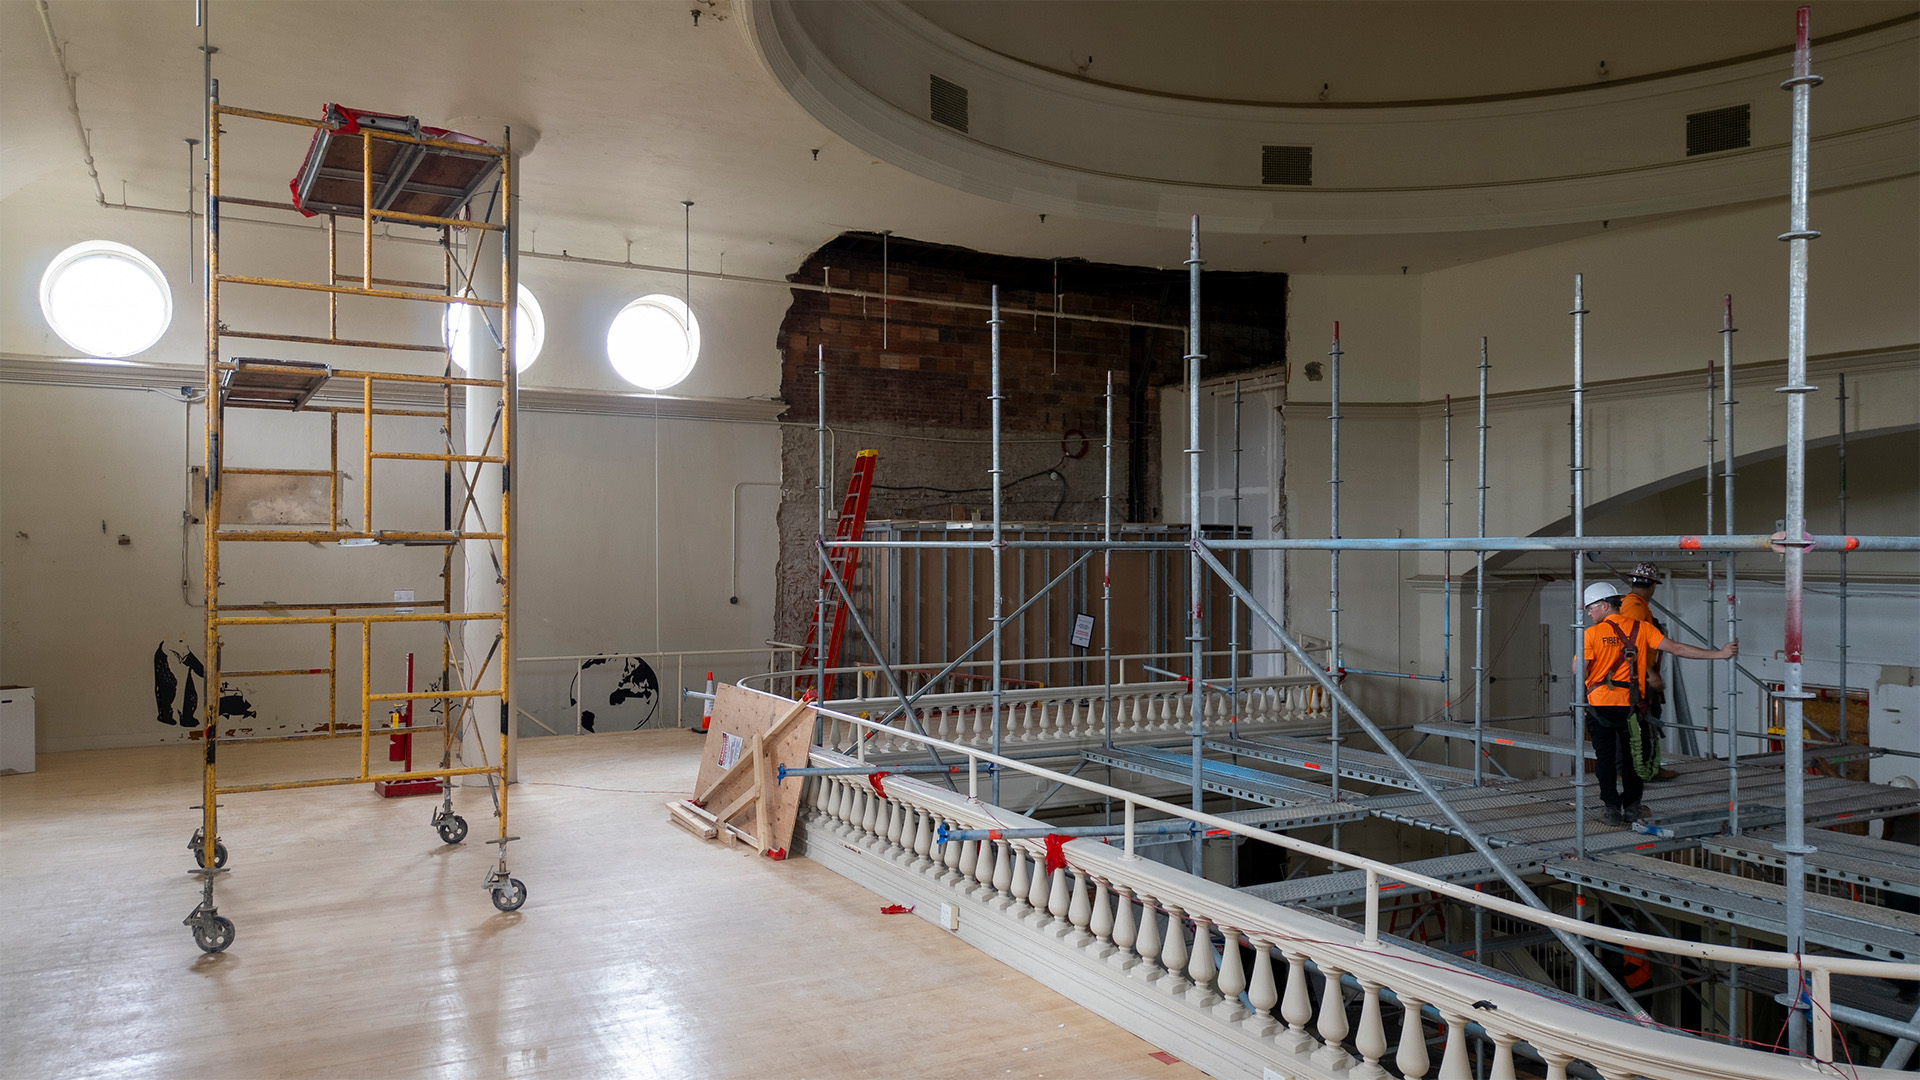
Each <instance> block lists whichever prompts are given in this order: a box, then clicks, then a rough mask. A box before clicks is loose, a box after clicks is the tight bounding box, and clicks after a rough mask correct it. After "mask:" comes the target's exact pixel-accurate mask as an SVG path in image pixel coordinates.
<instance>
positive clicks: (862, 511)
mask: <svg viewBox="0 0 1920 1080" xmlns="http://www.w3.org/2000/svg"><path fill="white" fill-rule="evenodd" d="M879 457H880V451H878V450H862V451H860V452H859V453H858V454H855V455H854V458H853V475H851V476H849V477H847V497H846V498H845V499H844V500H842V501H841V503H840V521H839V523H838V524H837V525H835V526H834V530H833V539H834V543H831V544H828V545H827V562H828V563H829V564H830V565H831V566H832V567H833V572H834V573H835V574H837V575H838V576H839V578H840V580H841V581H842V582H843V583H845V584H846V586H847V588H848V589H852V588H853V572H854V570H855V568H856V567H858V566H859V564H860V549H859V548H856V547H843V546H841V545H840V543H839V541H843V540H858V539H860V531H861V530H862V529H863V528H865V527H866V524H867V496H869V495H871V494H872V493H873V466H874V463H875V462H876V461H877V460H879ZM820 587H821V588H822V589H824V590H826V594H827V610H829V611H831V612H832V613H833V630H832V631H831V632H830V633H829V634H828V635H827V664H826V666H827V667H829V668H831V667H834V666H835V665H837V664H838V663H839V662H840V638H841V635H842V633H843V632H844V631H845V630H846V624H847V606H846V604H845V603H844V602H842V600H841V599H840V590H838V589H836V588H834V586H833V580H832V578H830V577H829V576H828V574H827V571H826V570H824V569H823V570H821V571H820ZM822 614H823V613H822V611H821V609H820V608H819V606H817V605H816V606H815V607H814V610H813V626H812V627H811V628H810V629H808V631H807V643H806V647H805V648H804V649H802V650H801V652H800V671H801V673H802V675H801V677H800V679H799V680H798V681H797V682H796V684H795V689H796V690H802V689H805V688H807V687H810V686H814V682H815V680H814V679H813V678H809V676H810V675H811V674H812V673H814V672H817V671H818V670H819V668H820V654H819V646H820V617H821V615H822ZM827 678H828V680H829V685H831V680H832V679H833V676H831V675H829V676H827ZM815 689H816V690H818V691H819V695H820V696H819V700H822V701H824V700H826V699H827V697H828V694H827V693H826V692H825V690H824V689H823V688H819V687H815Z"/></svg>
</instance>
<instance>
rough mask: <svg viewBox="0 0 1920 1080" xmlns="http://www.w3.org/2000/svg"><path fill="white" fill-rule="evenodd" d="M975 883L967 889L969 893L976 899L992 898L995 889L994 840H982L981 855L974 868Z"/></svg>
mask: <svg viewBox="0 0 1920 1080" xmlns="http://www.w3.org/2000/svg"><path fill="white" fill-rule="evenodd" d="M973 880H974V884H973V885H972V886H971V887H970V888H968V889H967V895H968V896H971V897H973V898H974V899H975V900H991V899H993V897H994V891H993V841H991V840H982V841H980V857H979V858H978V859H977V860H975V864H974V868H973Z"/></svg>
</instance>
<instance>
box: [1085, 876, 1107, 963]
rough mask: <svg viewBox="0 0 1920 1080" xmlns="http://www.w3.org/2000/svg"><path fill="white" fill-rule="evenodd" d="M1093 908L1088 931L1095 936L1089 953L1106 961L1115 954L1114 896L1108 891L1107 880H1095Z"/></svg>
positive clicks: (1088, 922)
mask: <svg viewBox="0 0 1920 1080" xmlns="http://www.w3.org/2000/svg"><path fill="white" fill-rule="evenodd" d="M1092 907H1093V912H1092V914H1091V915H1090V916H1089V917H1088V919H1087V930H1088V931H1089V932H1090V933H1091V934H1092V935H1093V941H1092V942H1091V943H1090V944H1089V945H1088V946H1087V951H1088V952H1090V953H1092V954H1093V956H1094V959H1096V960H1105V959H1106V958H1107V957H1109V956H1111V955H1112V954H1113V894H1112V893H1110V892H1108V891H1107V882H1106V879H1105V878H1096V879H1094V883H1093V904H1092Z"/></svg>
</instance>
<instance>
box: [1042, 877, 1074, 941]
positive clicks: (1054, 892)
mask: <svg viewBox="0 0 1920 1080" xmlns="http://www.w3.org/2000/svg"><path fill="white" fill-rule="evenodd" d="M1047 913H1048V914H1050V915H1052V916H1053V920H1052V921H1051V922H1049V923H1047V933H1048V935H1049V936H1052V937H1056V938H1064V937H1066V936H1067V935H1068V934H1071V933H1073V923H1071V922H1069V921H1067V916H1069V915H1071V914H1072V913H1073V888H1072V887H1071V886H1070V885H1068V884H1067V868H1066V867H1064V866H1062V867H1060V868H1058V869H1056V870H1055V871H1054V872H1053V881H1052V883H1051V884H1050V885H1049V887H1048V890H1047Z"/></svg>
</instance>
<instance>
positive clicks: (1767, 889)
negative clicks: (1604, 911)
mask: <svg viewBox="0 0 1920 1080" xmlns="http://www.w3.org/2000/svg"><path fill="white" fill-rule="evenodd" d="M1541 869H1542V870H1543V871H1544V872H1546V873H1548V874H1551V875H1552V876H1554V877H1556V878H1559V879H1561V880H1562V881H1566V882H1569V883H1571V884H1575V885H1580V886H1583V887H1586V888H1589V889H1598V890H1599V891H1601V892H1606V893H1612V894H1614V895H1616V896H1626V897H1632V898H1634V899H1636V900H1646V901H1650V902H1652V903H1655V904H1659V905H1661V906H1662V907H1668V908H1677V909H1679V910H1681V911H1689V912H1695V913H1697V914H1700V915H1705V916H1708V917H1710V918H1714V919H1723V920H1725V921H1727V922H1730V923H1732V924H1733V925H1735V926H1738V927H1741V928H1742V929H1745V930H1751V931H1754V932H1757V933H1765V934H1774V935H1780V936H1784V935H1785V934H1786V932H1787V903H1786V899H1787V890H1786V889H1785V888H1784V887H1782V886H1779V885H1770V884H1767V883H1766V882H1762V881H1755V880H1753V879H1751V878H1743V877H1736V876H1734V875H1732V874H1722V873H1718V872H1716V871H1712V870H1703V869H1700V868H1699V867H1695V866H1688V865H1686V864H1684V863H1678V862H1669V861H1667V860H1665V859H1656V858H1652V857H1649V856H1644V855H1629V854H1614V855H1605V856H1599V857H1596V858H1592V859H1568V860H1564V861H1560V862H1552V863H1547V864H1545V865H1543V866H1542V867H1541ZM1806 905H1807V906H1806V914H1807V929H1806V933H1807V940H1808V941H1809V942H1810V943H1813V944H1816V945H1822V946H1825V947H1827V948H1830V949H1840V950H1842V951H1845V952H1850V953H1855V954H1857V955H1860V956H1866V957H1871V958H1873V959H1876V960H1899V961H1910V960H1913V959H1914V958H1915V957H1916V956H1920V916H1915V915H1910V914H1908V913H1906V912H1903V911H1894V910H1892V909H1890V908H1883V907H1875V906H1873V905H1871V904H1861V903H1856V902H1854V901H1852V900H1842V899H1840V898H1838V897H1833V896H1819V895H1817V894H1812V893H1809V894H1807V897H1806Z"/></svg>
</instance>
